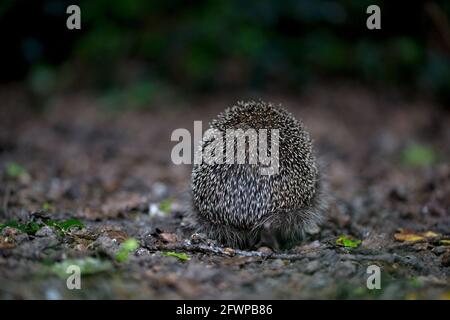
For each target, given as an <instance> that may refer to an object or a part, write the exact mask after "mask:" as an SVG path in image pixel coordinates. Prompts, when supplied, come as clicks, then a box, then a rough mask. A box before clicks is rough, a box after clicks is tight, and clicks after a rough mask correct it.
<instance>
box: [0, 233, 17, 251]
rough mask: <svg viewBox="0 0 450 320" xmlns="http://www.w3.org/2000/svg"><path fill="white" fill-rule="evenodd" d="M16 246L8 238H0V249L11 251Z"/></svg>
mask: <svg viewBox="0 0 450 320" xmlns="http://www.w3.org/2000/svg"><path fill="white" fill-rule="evenodd" d="M15 246H16V244H15V243H14V242H13V240H12V239H11V238H9V237H3V236H0V249H12V248H15Z"/></svg>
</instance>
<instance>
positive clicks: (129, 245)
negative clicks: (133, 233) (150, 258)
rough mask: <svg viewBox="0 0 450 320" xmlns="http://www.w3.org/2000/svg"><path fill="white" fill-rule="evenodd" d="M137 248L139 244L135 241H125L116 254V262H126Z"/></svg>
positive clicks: (131, 239)
mask: <svg viewBox="0 0 450 320" xmlns="http://www.w3.org/2000/svg"><path fill="white" fill-rule="evenodd" d="M137 248H139V242H138V241H137V240H136V239H134V238H130V239H127V240H126V241H125V242H124V243H122V245H121V247H120V250H119V252H118V253H117V254H116V260H117V261H118V262H125V261H127V260H128V257H129V255H130V253H131V252H132V251H134V250H136V249H137Z"/></svg>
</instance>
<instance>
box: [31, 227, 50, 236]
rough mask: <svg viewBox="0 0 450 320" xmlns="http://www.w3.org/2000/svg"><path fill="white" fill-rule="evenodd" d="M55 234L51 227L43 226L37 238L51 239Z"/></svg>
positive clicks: (37, 233)
mask: <svg viewBox="0 0 450 320" xmlns="http://www.w3.org/2000/svg"><path fill="white" fill-rule="evenodd" d="M54 234H55V232H54V231H53V228H51V227H49V226H43V227H42V228H40V229H39V230H38V231H37V232H36V234H35V235H36V237H51V236H53V235H54Z"/></svg>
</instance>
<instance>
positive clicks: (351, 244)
mask: <svg viewBox="0 0 450 320" xmlns="http://www.w3.org/2000/svg"><path fill="white" fill-rule="evenodd" d="M361 242H362V241H361V240H358V239H353V238H352V237H350V236H345V235H342V236H340V237H339V238H337V239H336V244H337V245H338V246H341V247H346V248H357V247H359V245H360V244H361Z"/></svg>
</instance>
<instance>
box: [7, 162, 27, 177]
mask: <svg viewBox="0 0 450 320" xmlns="http://www.w3.org/2000/svg"><path fill="white" fill-rule="evenodd" d="M6 174H7V175H8V176H9V177H11V178H19V177H21V176H23V175H26V174H27V171H26V170H25V168H24V167H22V166H21V165H20V164H17V163H14V162H11V163H8V164H7V165H6Z"/></svg>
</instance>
